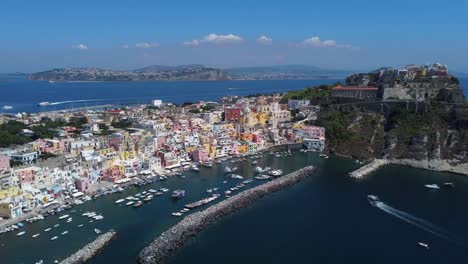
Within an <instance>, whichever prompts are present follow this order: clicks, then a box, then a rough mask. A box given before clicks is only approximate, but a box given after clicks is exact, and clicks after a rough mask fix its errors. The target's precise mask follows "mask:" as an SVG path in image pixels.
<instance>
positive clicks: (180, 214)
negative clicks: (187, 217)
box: [172, 212, 182, 217]
mask: <svg viewBox="0 0 468 264" xmlns="http://www.w3.org/2000/svg"><path fill="white" fill-rule="evenodd" d="M172 215H173V216H178V217H180V216H182V213H180V212H176V213H172Z"/></svg>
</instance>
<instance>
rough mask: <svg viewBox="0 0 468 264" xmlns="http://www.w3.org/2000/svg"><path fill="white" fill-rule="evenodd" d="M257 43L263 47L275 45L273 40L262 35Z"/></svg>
mask: <svg viewBox="0 0 468 264" xmlns="http://www.w3.org/2000/svg"><path fill="white" fill-rule="evenodd" d="M257 43H258V44H262V45H271V44H272V43H273V39H271V38H270V37H267V36H265V35H262V36H260V37H258V38H257Z"/></svg>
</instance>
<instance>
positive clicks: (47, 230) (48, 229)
mask: <svg viewBox="0 0 468 264" xmlns="http://www.w3.org/2000/svg"><path fill="white" fill-rule="evenodd" d="M51 229H52V228H50V227H49V228H47V229H45V230H44V231H45V232H49V231H50V230H51Z"/></svg>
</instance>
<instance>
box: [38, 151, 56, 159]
mask: <svg viewBox="0 0 468 264" xmlns="http://www.w3.org/2000/svg"><path fill="white" fill-rule="evenodd" d="M56 157H58V156H57V155H55V154H53V153H49V152H46V153H42V154H41V155H39V159H40V160H46V159H50V158H56Z"/></svg>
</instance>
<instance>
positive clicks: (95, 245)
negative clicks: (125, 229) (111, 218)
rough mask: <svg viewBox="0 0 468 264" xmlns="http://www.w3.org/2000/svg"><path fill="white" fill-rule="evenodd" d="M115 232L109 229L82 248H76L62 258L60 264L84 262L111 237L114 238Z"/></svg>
mask: <svg viewBox="0 0 468 264" xmlns="http://www.w3.org/2000/svg"><path fill="white" fill-rule="evenodd" d="M115 234H116V232H115V231H113V230H111V231H109V232H107V233H104V234H102V235H100V236H98V237H97V238H96V239H95V240H94V241H93V242H91V243H89V244H87V245H86V246H85V247H84V248H82V249H80V250H78V251H77V252H76V253H75V254H73V255H71V256H69V257H68V258H66V259H64V260H62V262H60V263H61V264H78V263H86V262H87V261H89V260H90V259H91V258H92V257H94V256H95V255H96V254H97V253H98V252H99V250H101V249H102V248H103V247H104V246H105V245H107V244H108V243H109V242H110V241H111V240H112V239H114V238H115Z"/></svg>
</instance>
